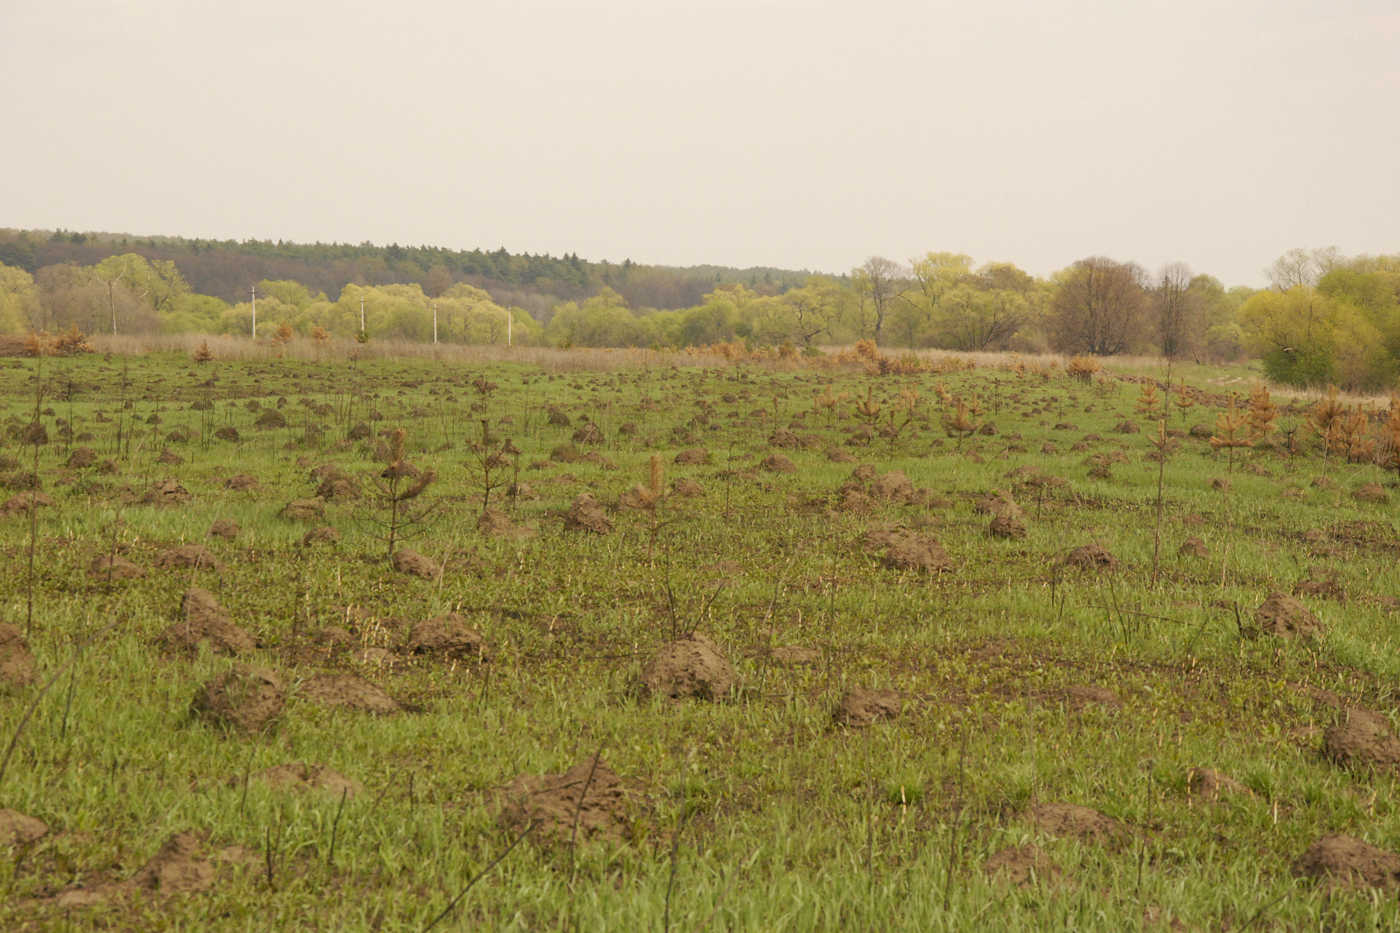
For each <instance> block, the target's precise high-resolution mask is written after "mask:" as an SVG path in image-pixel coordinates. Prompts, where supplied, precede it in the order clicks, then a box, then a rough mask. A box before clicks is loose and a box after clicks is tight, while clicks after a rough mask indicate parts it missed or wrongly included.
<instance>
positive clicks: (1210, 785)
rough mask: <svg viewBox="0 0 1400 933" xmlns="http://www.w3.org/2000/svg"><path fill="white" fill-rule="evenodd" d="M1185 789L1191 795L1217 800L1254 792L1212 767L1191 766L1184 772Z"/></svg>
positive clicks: (1251, 794) (1250, 794)
mask: <svg viewBox="0 0 1400 933" xmlns="http://www.w3.org/2000/svg"><path fill="white" fill-rule="evenodd" d="M1186 789H1187V791H1188V792H1189V793H1190V794H1191V796H1192V797H1200V798H1201V799H1203V800H1219V799H1221V798H1222V797H1231V796H1236V795H1240V796H1246V797H1252V796H1254V792H1253V791H1251V790H1250V789H1249V788H1248V787H1245V786H1244V785H1243V784H1241V783H1240V782H1239V781H1237V780H1235V779H1234V778H1232V777H1230V776H1229V775H1228V774H1223V773H1221V772H1219V771H1216V770H1214V769H1213V768H1191V769H1189V770H1187V772H1186Z"/></svg>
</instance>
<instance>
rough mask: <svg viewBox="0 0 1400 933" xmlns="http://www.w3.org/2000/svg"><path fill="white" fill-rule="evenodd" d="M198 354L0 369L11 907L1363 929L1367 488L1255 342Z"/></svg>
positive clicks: (228, 918) (536, 922) (1382, 580)
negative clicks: (1145, 349)
mask: <svg viewBox="0 0 1400 933" xmlns="http://www.w3.org/2000/svg"><path fill="white" fill-rule="evenodd" d="M228 355H229V354H225V355H224V356H223V357H221V356H220V355H219V354H218V353H216V355H215V359H214V360H212V361H210V362H206V363H202V364H196V363H194V362H192V360H191V358H190V355H189V354H188V353H181V352H173V351H167V352H160V353H149V354H146V355H139V356H123V355H108V356H102V355H96V354H94V355H89V356H82V357H73V358H63V359H43V360H40V361H35V360H32V359H28V360H0V405H3V406H4V407H3V409H0V427H3V428H4V429H5V430H4V437H5V446H4V451H3V454H4V461H3V463H0V467H3V469H0V483H3V484H4V485H5V487H6V488H7V490H8V491H7V492H6V493H5V495H6V496H7V497H12V498H10V499H9V501H7V502H6V503H5V504H4V505H3V507H0V515H3V517H0V548H3V554H4V559H5V562H6V565H7V569H8V572H6V573H5V574H4V575H3V578H0V606H2V607H3V621H4V622H5V623H8V625H9V626H11V629H9V630H4V632H5V633H4V634H0V675H3V680H4V684H3V685H2V686H0V743H3V746H8V748H6V749H5V751H4V752H3V754H4V758H3V764H0V808H3V812H0V890H3V892H4V896H3V897H0V927H3V928H4V929H69V928H72V929H88V928H92V929H201V930H203V929H300V928H310V929H327V930H330V929H334V930H361V929H364V930H423V929H427V928H430V927H431V928H433V929H476V928H486V929H519V930H535V929H569V930H574V929H578V930H605V929H606V930H617V929H656V930H664V929H674V930H683V931H696V930H708V929H715V930H718V929H734V930H800V931H807V930H820V929H842V930H849V929H856V930H876V929H880V930H883V929H910V930H940V929H948V930H966V929H1013V930H1014V929H1025V930H1040V929H1059V928H1073V929H1077V930H1114V931H1118V930H1125V929H1162V930H1177V929H1188V930H1198V929H1199V930H1217V929H1218V930H1240V929H1254V930H1271V929H1285V930H1315V929H1322V928H1328V929H1348V930H1350V929H1396V928H1400V908H1397V901H1396V891H1397V886H1400V855H1394V854H1392V853H1395V852H1396V851H1398V850H1400V808H1397V805H1396V799H1397V798H1396V794H1395V791H1396V789H1397V788H1396V776H1397V772H1396V768H1397V767H1400V739H1397V738H1396V737H1395V735H1394V733H1393V731H1392V729H1393V725H1392V723H1393V713H1394V706H1395V698H1396V693H1397V690H1396V688H1397V676H1400V652H1398V651H1397V648H1400V645H1397V638H1396V635H1397V622H1398V621H1400V600H1397V596H1400V569H1398V568H1397V558H1398V557H1400V537H1398V536H1397V531H1396V524H1397V523H1396V505H1395V501H1396V492H1395V490H1394V487H1393V485H1387V484H1391V483H1393V479H1394V473H1391V474H1389V475H1387V474H1386V473H1385V472H1384V471H1383V470H1382V469H1381V467H1379V466H1377V465H1376V464H1375V463H1373V462H1348V458H1347V457H1346V456H1345V454H1344V453H1340V454H1339V453H1336V452H1331V453H1326V454H1325V455H1324V451H1323V450H1322V449H1321V448H1322V445H1321V444H1320V443H1319V440H1318V435H1317V433H1316V432H1315V431H1313V430H1312V429H1311V428H1310V427H1309V416H1308V409H1307V407H1306V406H1307V405H1308V404H1309V402H1310V400H1308V399H1301V398H1293V399H1290V400H1289V401H1288V402H1287V403H1286V404H1285V402H1284V400H1283V399H1282V398H1278V397H1276V398H1275V401H1276V402H1277V403H1278V405H1279V409H1280V411H1279V413H1278V417H1277V420H1276V421H1275V422H1274V426H1273V427H1274V430H1273V431H1272V432H1271V433H1270V434H1269V436H1268V437H1266V438H1265V439H1264V440H1263V441H1261V442H1260V443H1257V444H1254V445H1251V446H1249V447H1243V446H1242V447H1239V448H1236V449H1233V450H1231V449H1226V448H1220V449H1217V448H1216V447H1215V446H1213V445H1212V444H1211V443H1210V440H1209V439H1210V436H1211V434H1212V433H1217V435H1218V431H1217V428H1216V426H1217V419H1218V417H1219V416H1220V415H1221V414H1222V412H1224V413H1226V414H1227V416H1228V410H1227V408H1226V406H1227V404H1228V394H1229V393H1230V392H1232V391H1237V392H1240V393H1241V395H1242V396H1247V395H1248V393H1249V390H1250V387H1251V375H1250V373H1249V372H1248V370H1247V369H1246V368H1244V367H1235V368H1231V369H1228V370H1227V369H1209V368H1204V367H1196V366H1190V367H1185V368H1178V369H1177V370H1176V371H1175V372H1174V373H1173V374H1172V378H1173V380H1178V379H1182V378H1184V380H1185V383H1186V384H1187V386H1188V387H1189V388H1190V389H1191V391H1190V392H1189V394H1186V395H1182V394H1179V393H1178V392H1177V391H1176V390H1175V387H1174V388H1173V391H1171V392H1170V393H1168V394H1166V395H1165V399H1166V401H1167V403H1168V404H1167V405H1166V408H1167V414H1166V429H1167V434H1166V436H1165V438H1164V437H1163V435H1162V434H1161V433H1160V425H1159V423H1158V422H1157V421H1155V420H1153V419H1154V417H1156V416H1149V415H1147V414H1144V413H1143V412H1142V411H1140V410H1139V406H1140V403H1141V402H1142V395H1143V385H1144V383H1146V382H1151V381H1152V380H1153V379H1161V378H1164V375H1165V374H1164V373H1163V372H1162V370H1161V367H1160V365H1159V364H1156V363H1152V362H1149V361H1136V362H1134V363H1133V364H1132V365H1130V366H1127V367H1125V368H1124V369H1122V370H1117V371H1115V370H1113V367H1112V364H1110V367H1109V369H1110V371H1107V372H1104V373H1100V374H1098V375H1091V376H1089V377H1088V378H1086V379H1083V380H1080V379H1074V378H1071V377H1070V376H1069V375H1067V374H1066V372H1065V371H1064V369H1063V368H1061V367H1052V366H1048V365H1046V364H1044V363H1043V362H1041V361H1023V360H1017V359H1015V358H1011V357H1007V358H999V359H995V360H982V361H981V364H980V365H977V366H976V367H975V368H966V367H965V366H961V365H958V362H957V360H956V359H954V358H941V359H940V360H938V361H935V365H931V366H929V367H926V371H923V372H916V373H903V374H898V373H888V374H884V375H881V374H879V372H878V370H879V368H880V367H879V366H878V365H876V363H875V362H874V361H871V360H866V361H864V362H862V361H860V360H851V361H849V362H847V363H845V364H833V363H831V362H830V359H829V358H828V359H827V360H826V361H815V362H810V363H809V364H807V365H804V364H803V363H802V361H791V360H789V361H768V362H726V361H724V360H722V359H719V358H709V357H706V358H704V359H701V360H698V361H697V360H695V359H694V358H690V357H686V356H684V355H675V356H667V355H660V354H623V353H618V354H601V353H593V354H590V355H589V357H588V359H587V361H586V364H587V365H586V366H584V365H582V364H579V363H577V361H575V362H572V363H571V362H570V361H569V359H568V357H567V356H559V355H555V356H550V355H547V354H546V355H536V356H535V357H532V358H531V359H530V360H529V361H527V362H513V361H510V360H509V359H505V360H499V361H492V362H489V363H476V364H473V363H471V362H470V361H468V360H463V359H460V358H453V359H450V360H435V359H432V358H430V357H426V356H425V357H415V358H408V359H396V358H389V357H385V358H372V359H371V358H362V359H358V360H355V359H346V358H343V357H339V358H336V359H329V358H328V359H325V360H316V359H293V358H288V359H256V358H253V359H230V358H227V357H228ZM293 355H296V354H293ZM304 355H307V356H310V355H311V354H304ZM697 363H699V364H703V365H697ZM588 367H592V368H588ZM886 368H887V369H888V368H890V367H886ZM895 368H897V367H895ZM1157 394H1158V398H1159V399H1161V398H1162V397H1163V394H1164V393H1162V392H1161V391H1159V392H1158V393H1157ZM1178 399H1182V400H1183V402H1184V401H1186V400H1189V401H1190V402H1191V403H1192V404H1191V405H1190V407H1179V406H1178V405H1177V404H1175V402H1176V400H1178ZM36 412H37V414H38V417H37V421H38V423H39V424H41V425H42V426H43V430H42V431H37V430H36V429H34V428H33V427H32V425H33V423H34V422H35V420H36V418H35V415H36ZM960 412H961V420H960ZM1202 426H1204V428H1205V429H1206V430H1204V431H1203V430H1201V428H1202ZM1193 427H1195V428H1196V430H1194V431H1193V430H1191V429H1192V428H1193ZM398 429H402V431H403V434H402V436H401V437H402V448H401V450H398V449H396V447H395V437H394V432H395V431H396V430H398ZM1381 430H1382V427H1381V419H1380V418H1379V417H1378V418H1377V419H1373V420H1372V422H1371V423H1370V424H1369V425H1368V426H1367V428H1366V431H1367V432H1369V435H1370V436H1371V437H1375V436H1378V432H1380V431H1381ZM41 435H42V436H41ZM1289 437H1292V439H1293V441H1294V444H1293V445H1292V446H1293V449H1291V450H1290V449H1289V444H1288V441H1287V439H1288V438H1289ZM36 441H40V443H36ZM1164 441H1165V450H1166V456H1165V462H1162V459H1163V458H1162V457H1161V455H1160V452H1161V450H1162V449H1163V446H1164V443H1163V442H1164ZM429 471H431V475H429ZM36 485H37V487H38V489H39V490H40V491H41V492H42V496H43V497H44V498H39V499H38V501H39V502H41V503H43V504H42V505H41V506H40V507H38V508H34V509H31V508H30V507H29V503H30V502H31V501H34V498H33V497H34V496H35V494H34V493H33V492H32V491H31V490H32V489H33V488H34V487H35V486H36ZM488 493H489V502H487V503H486V505H488V506H489V509H490V511H489V512H487V513H486V516H485V518H484V519H483V506H484V501H483V500H484V499H487V498H488ZM589 497H591V498H589ZM396 512H397V517H395V513H396ZM216 523H217V524H216ZM391 526H392V532H393V537H394V542H393V544H392V545H391V543H390V540H389V539H390V530H391ZM322 529H326V530H322ZM211 532H214V533H212V534H211ZM1086 546H1091V547H1086ZM405 549H407V550H408V551H411V552H412V553H410V554H405V553H403V552H404V550H405ZM391 554H394V555H395V556H394V557H393V558H392V559H391ZM31 568H32V569H31ZM192 588H194V589H197V590H198V592H195V593H193V594H190V593H189V591H190V590H191V589H192ZM1274 593H1279V594H1296V595H1297V596H1298V599H1299V600H1300V601H1301V604H1302V606H1303V607H1305V609H1306V610H1307V611H1308V612H1309V615H1307V616H1287V614H1286V613H1275V612H1272V611H1266V612H1265V613H1263V614H1262V615H1258V614H1257V611H1258V610H1259V609H1260V607H1261V606H1263V605H1264V604H1265V603H1266V600H1268V599H1269V598H1270V597H1271V594H1274ZM1278 603H1279V600H1272V601H1271V602H1270V604H1269V609H1270V610H1272V608H1275V607H1276V606H1277V604H1278ZM1284 608H1285V609H1286V608H1288V607H1284ZM1290 626H1291V627H1292V628H1294V629H1304V630H1307V629H1311V630H1310V631H1294V632H1292V633H1291V634H1288V633H1284V634H1279V629H1281V628H1288V627H1290ZM1314 626H1315V628H1313V627H1314ZM692 634H695V635H698V636H700V637H699V638H691V637H689V636H691V635H692ZM22 642H23V643H27V646H28V651H29V652H32V664H31V661H30V658H29V654H28V653H27V652H26V651H25V650H24V649H23V647H22ZM211 683H212V684H213V685H214V686H213V687H212V688H211V687H210V685H211ZM671 694H677V695H679V696H672V695H671ZM683 694H695V695H683ZM289 764H300V765H305V767H298V768H282V767H281V766H286V765H289ZM278 769H280V770H278ZM36 821H37V822H36ZM1332 834H1345V835H1346V836H1349V837H1355V838H1356V839H1357V840H1362V841H1364V842H1365V843H1367V844H1369V845H1371V846H1374V847H1376V848H1375V849H1366V848H1363V847H1361V846H1360V845H1359V844H1358V843H1354V842H1347V841H1345V840H1340V839H1337V838H1333V839H1331V840H1329V841H1328V843H1327V844H1326V845H1324V846H1322V847H1321V848H1313V847H1314V843H1316V842H1318V840H1319V839H1321V838H1322V837H1324V836H1329V835H1332ZM1305 853H1309V854H1308V855H1306V856H1305ZM1329 866H1330V869H1329ZM1329 870H1330V872H1331V873H1330V874H1329V873H1328V871H1329Z"/></svg>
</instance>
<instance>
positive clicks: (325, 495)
mask: <svg viewBox="0 0 1400 933" xmlns="http://www.w3.org/2000/svg"><path fill="white" fill-rule="evenodd" d="M316 497H317V498H318V499H325V500H327V501H339V502H344V501H353V500H355V499H358V498H360V484H359V483H357V482H355V481H354V480H353V479H351V478H350V477H348V476H328V477H326V478H325V479H323V480H321V485H319V486H317V487H316Z"/></svg>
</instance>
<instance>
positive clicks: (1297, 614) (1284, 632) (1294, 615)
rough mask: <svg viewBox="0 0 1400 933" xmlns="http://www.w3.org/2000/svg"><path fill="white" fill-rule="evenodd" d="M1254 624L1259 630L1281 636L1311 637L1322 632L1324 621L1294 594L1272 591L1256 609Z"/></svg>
mask: <svg viewBox="0 0 1400 933" xmlns="http://www.w3.org/2000/svg"><path fill="white" fill-rule="evenodd" d="M1254 625H1255V628H1256V630H1257V631H1260V632H1263V633H1265V634H1267V635H1277V636H1279V637H1280V638H1292V637H1294V636H1301V637H1305V638H1310V637H1313V636H1317V635H1321V634H1322V623H1321V622H1320V621H1318V618H1317V616H1315V615H1313V614H1312V613H1311V612H1309V611H1308V608H1307V607H1306V606H1304V605H1303V604H1302V603H1300V602H1298V600H1296V599H1294V598H1293V597H1292V596H1288V595H1286V594H1284V593H1280V592H1277V591H1275V592H1273V593H1270V594H1269V596H1268V598H1267V599H1265V600H1264V602H1263V603H1261V604H1260V606H1259V608H1258V609H1256V610H1254Z"/></svg>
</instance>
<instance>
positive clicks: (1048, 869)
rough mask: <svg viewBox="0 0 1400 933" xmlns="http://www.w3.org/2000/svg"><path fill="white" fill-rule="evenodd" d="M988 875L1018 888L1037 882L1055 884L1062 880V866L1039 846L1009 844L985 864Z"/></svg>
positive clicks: (983, 867) (983, 868)
mask: <svg viewBox="0 0 1400 933" xmlns="http://www.w3.org/2000/svg"><path fill="white" fill-rule="evenodd" d="M982 870H983V871H985V872H986V873H987V877H988V878H991V879H992V880H994V881H1001V882H1005V883H1007V884H1011V885H1014V886H1016V887H1018V888H1027V887H1031V886H1032V885H1036V884H1045V885H1053V884H1058V883H1059V882H1060V879H1061V877H1062V876H1063V872H1061V871H1060V866H1059V865H1056V864H1055V861H1054V860H1053V859H1052V858H1050V856H1049V855H1047V854H1046V853H1045V851H1044V850H1043V849H1041V848H1040V847H1039V846H1034V845H1024V846H1008V847H1007V848H1005V849H1002V850H1001V851H1000V852H996V853H994V854H993V855H992V856H991V857H990V858H988V859H987V861H986V862H985V863H984V864H983V866H982Z"/></svg>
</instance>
